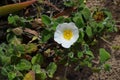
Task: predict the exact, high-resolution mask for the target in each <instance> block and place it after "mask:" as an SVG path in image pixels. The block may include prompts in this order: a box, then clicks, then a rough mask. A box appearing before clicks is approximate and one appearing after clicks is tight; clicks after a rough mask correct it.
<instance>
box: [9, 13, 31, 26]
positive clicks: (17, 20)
mask: <svg viewBox="0 0 120 80" xmlns="http://www.w3.org/2000/svg"><path fill="white" fill-rule="evenodd" d="M32 20H33V19H32V18H27V19H25V18H23V17H19V16H18V15H10V16H8V23H9V24H12V25H14V26H17V27H18V26H21V27H30V26H29V25H28V24H27V25H26V23H29V22H31V21H32Z"/></svg>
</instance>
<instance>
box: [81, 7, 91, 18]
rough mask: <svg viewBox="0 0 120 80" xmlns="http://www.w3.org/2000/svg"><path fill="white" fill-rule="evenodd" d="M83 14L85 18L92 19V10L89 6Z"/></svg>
mask: <svg viewBox="0 0 120 80" xmlns="http://www.w3.org/2000/svg"><path fill="white" fill-rule="evenodd" d="M82 15H83V16H84V18H85V19H86V20H89V19H90V16H91V14H90V10H89V9H88V8H84V9H83V11H82Z"/></svg>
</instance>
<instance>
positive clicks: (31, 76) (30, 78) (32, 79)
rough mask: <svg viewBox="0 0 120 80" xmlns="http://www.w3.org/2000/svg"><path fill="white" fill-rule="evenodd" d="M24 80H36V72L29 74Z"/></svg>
mask: <svg viewBox="0 0 120 80" xmlns="http://www.w3.org/2000/svg"><path fill="white" fill-rule="evenodd" d="M23 80H35V72H34V71H30V72H28V73H27V74H26V75H25V77H24V78H23Z"/></svg>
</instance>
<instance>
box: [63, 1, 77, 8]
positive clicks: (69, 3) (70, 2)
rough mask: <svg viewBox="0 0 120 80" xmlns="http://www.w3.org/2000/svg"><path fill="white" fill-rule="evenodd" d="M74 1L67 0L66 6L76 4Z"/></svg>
mask: <svg viewBox="0 0 120 80" xmlns="http://www.w3.org/2000/svg"><path fill="white" fill-rule="evenodd" d="M74 4H75V3H74V1H73V0H67V1H65V2H64V5H65V6H68V7H72V6H74Z"/></svg>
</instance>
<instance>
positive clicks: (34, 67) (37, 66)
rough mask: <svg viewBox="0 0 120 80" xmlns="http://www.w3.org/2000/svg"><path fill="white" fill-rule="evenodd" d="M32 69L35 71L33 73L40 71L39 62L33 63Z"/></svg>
mask: <svg viewBox="0 0 120 80" xmlns="http://www.w3.org/2000/svg"><path fill="white" fill-rule="evenodd" d="M32 70H33V71H35V73H37V74H39V73H42V70H41V67H40V65H39V64H36V65H33V66H32Z"/></svg>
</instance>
